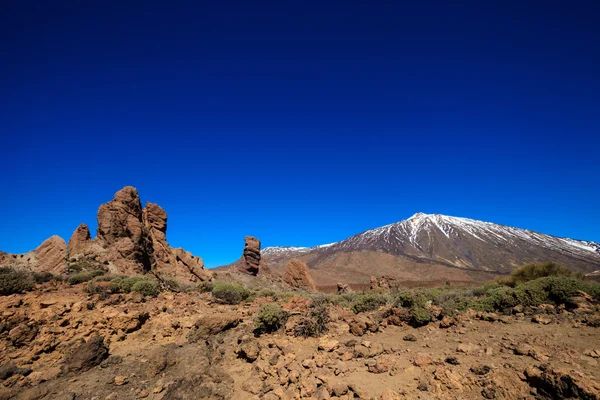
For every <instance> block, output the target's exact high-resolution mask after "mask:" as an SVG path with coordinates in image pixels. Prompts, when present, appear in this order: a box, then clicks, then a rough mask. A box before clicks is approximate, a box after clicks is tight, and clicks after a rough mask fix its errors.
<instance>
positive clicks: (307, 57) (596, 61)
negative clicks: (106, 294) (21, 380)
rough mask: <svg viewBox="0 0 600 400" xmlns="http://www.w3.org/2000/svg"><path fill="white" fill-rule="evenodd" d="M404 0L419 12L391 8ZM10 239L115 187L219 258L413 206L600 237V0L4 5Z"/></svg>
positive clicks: (81, 216) (81, 218)
mask: <svg viewBox="0 0 600 400" xmlns="http://www.w3.org/2000/svg"><path fill="white" fill-rule="evenodd" d="M402 3H410V4H402ZM0 15H1V19H2V23H1V24H0V35H1V37H2V38H3V43H2V52H1V53H0V74H1V75H0V76H1V77H2V79H1V80H0V110H1V111H0V132H1V133H0V134H1V145H0V168H1V175H0V179H1V182H0V190H1V196H0V249H2V250H4V251H9V252H24V251H28V250H30V249H32V248H35V247H37V246H38V245H39V243H41V242H42V241H43V240H44V239H45V238H47V237H48V236H50V235H53V234H58V235H60V236H62V237H64V238H65V239H67V240H68V238H69V236H70V235H71V233H72V231H73V230H74V229H75V228H76V227H77V225H78V224H79V223H81V222H85V223H87V224H88V225H89V226H90V228H91V229H92V230H93V231H95V229H96V219H95V218H96V211H97V209H98V206H99V205H100V204H101V203H103V202H106V201H108V200H110V199H111V198H112V196H113V194H114V192H116V191H117V190H118V189H120V188H121V187H123V186H125V185H133V186H136V187H137V188H138V190H139V192H140V194H141V196H142V201H144V202H145V201H152V202H156V203H158V204H160V205H162V206H163V207H164V208H165V209H166V210H167V212H168V214H169V227H168V239H169V242H170V243H171V245H173V246H181V247H184V248H186V249H188V250H190V251H192V252H193V253H195V254H196V255H199V256H201V257H203V258H204V260H205V262H206V264H207V265H208V266H209V267H213V266H217V265H221V264H225V263H229V262H231V261H233V260H235V259H237V258H238V257H239V255H240V252H241V250H242V246H243V236H244V235H255V236H257V237H259V238H260V239H262V241H263V245H266V246H270V245H297V246H312V245H317V244H321V243H328V242H333V241H337V240H340V239H343V238H346V237H348V236H350V235H352V234H355V233H358V232H361V231H363V230H366V229H369V228H373V227H377V226H381V225H384V224H388V223H391V222H395V221H398V220H401V219H405V218H407V217H409V216H411V215H412V214H414V213H415V212H417V211H423V212H426V213H443V214H448V215H455V216H463V217H470V218H476V219H482V220H486V221H492V222H497V223H502V224H507V225H513V226H517V227H523V228H529V229H533V230H537V231H542V232H545V233H549V234H554V235H559V236H567V237H574V238H579V239H587V240H594V241H597V242H600V210H599V208H598V206H599V204H600V201H599V193H600V154H599V153H600V146H599V145H600V51H599V43H600V24H598V15H600V3H599V2H598V1H572V2H569V1H560V2H559V1H541V0H540V1H527V0H519V1H480V0H478V1H469V2H463V1H445V0H444V1H413V2H400V1H398V2H391V1H390V2H387V1H386V2H378V1H363V2H348V1H343V2H342V1H340V2H323V1H314V2H312V1H273V2H269V3H267V2H248V1H244V2H235V3H234V2H228V1H215V2H198V1H168V2H167V1H164V2H162V4H160V3H159V2H152V1H143V2H142V1H58V2H54V1H53V2H50V1H35V0H31V1H17V0H5V1H2V2H1V4H0Z"/></svg>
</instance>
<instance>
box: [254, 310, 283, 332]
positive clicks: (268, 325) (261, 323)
mask: <svg viewBox="0 0 600 400" xmlns="http://www.w3.org/2000/svg"><path fill="white" fill-rule="evenodd" d="M286 320H287V314H286V313H285V312H284V311H282V310H281V307H280V306H279V304H277V303H268V304H263V305H262V306H260V308H259V309H258V315H257V316H256V319H255V321H254V323H255V325H256V332H257V333H268V332H275V331H277V330H279V328H281V327H282V326H283V325H284V324H285V322H286Z"/></svg>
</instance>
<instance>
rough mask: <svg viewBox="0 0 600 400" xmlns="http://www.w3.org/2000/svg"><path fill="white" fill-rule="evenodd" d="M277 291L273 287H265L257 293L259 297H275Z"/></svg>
mask: <svg viewBox="0 0 600 400" xmlns="http://www.w3.org/2000/svg"><path fill="white" fill-rule="evenodd" d="M275 295H276V293H275V291H274V290H272V289H263V290H261V291H260V292H258V293H257V294H256V296H257V297H273V296H275Z"/></svg>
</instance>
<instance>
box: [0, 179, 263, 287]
mask: <svg viewBox="0 0 600 400" xmlns="http://www.w3.org/2000/svg"><path fill="white" fill-rule="evenodd" d="M97 218H98V230H97V233H98V235H97V237H96V238H95V239H93V240H92V238H91V235H90V230H89V228H88V227H87V226H86V225H85V224H81V225H79V227H78V228H77V229H76V230H75V232H73V235H72V236H71V239H70V240H69V244H68V246H67V244H66V243H65V241H64V240H63V239H61V238H60V237H58V236H53V237H51V238H49V239H47V240H45V241H44V242H43V243H42V244H41V245H40V246H39V247H38V248H37V249H36V250H33V251H31V252H29V253H27V254H7V253H0V266H13V267H17V268H27V269H30V270H34V271H39V272H51V273H54V274H64V273H67V272H68V268H69V265H71V266H77V267H78V268H79V269H77V270H81V269H84V270H89V269H103V270H105V271H110V272H113V273H119V274H126V275H135V274H143V273H145V272H150V271H152V272H153V273H155V274H156V275H157V276H158V277H159V279H161V278H175V279H177V280H178V281H180V282H181V283H191V282H197V281H199V280H210V279H211V278H210V277H211V274H210V272H208V271H206V270H205V269H204V263H203V262H202V259H201V258H199V257H196V256H194V255H192V254H191V253H190V252H187V251H185V250H183V249H174V248H171V247H170V246H169V243H168V242H167V235H166V233H167V213H166V211H165V210H164V209H163V208H162V207H160V206H159V205H157V204H154V203H147V204H146V207H145V208H142V203H141V201H140V197H139V195H138V192H137V190H136V189H135V188H134V187H131V186H127V187H124V188H123V189H121V190H119V191H118V192H117V193H116V194H115V196H114V198H113V200H111V201H109V202H108V203H106V204H102V205H101V206H100V207H99V209H98V217H97ZM258 249H259V250H258V254H259V259H260V242H258ZM250 253H252V252H251V251H250ZM250 253H249V254H250ZM248 257H249V258H248V260H249V262H252V257H251V256H248Z"/></svg>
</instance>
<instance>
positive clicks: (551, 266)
mask: <svg viewBox="0 0 600 400" xmlns="http://www.w3.org/2000/svg"><path fill="white" fill-rule="evenodd" d="M550 276H556V277H559V276H562V277H579V276H578V275H577V274H576V273H575V272H574V271H572V270H571V269H569V268H567V267H563V266H562V265H559V264H555V263H552V262H545V263H532V264H525V265H523V266H522V267H519V268H517V269H515V270H514V271H512V272H511V274H510V275H509V276H508V277H506V278H500V279H498V282H499V283H500V284H503V285H507V286H511V287H515V286H517V285H519V284H521V283H525V282H529V281H533V280H536V279H539V278H545V277H550Z"/></svg>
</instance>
